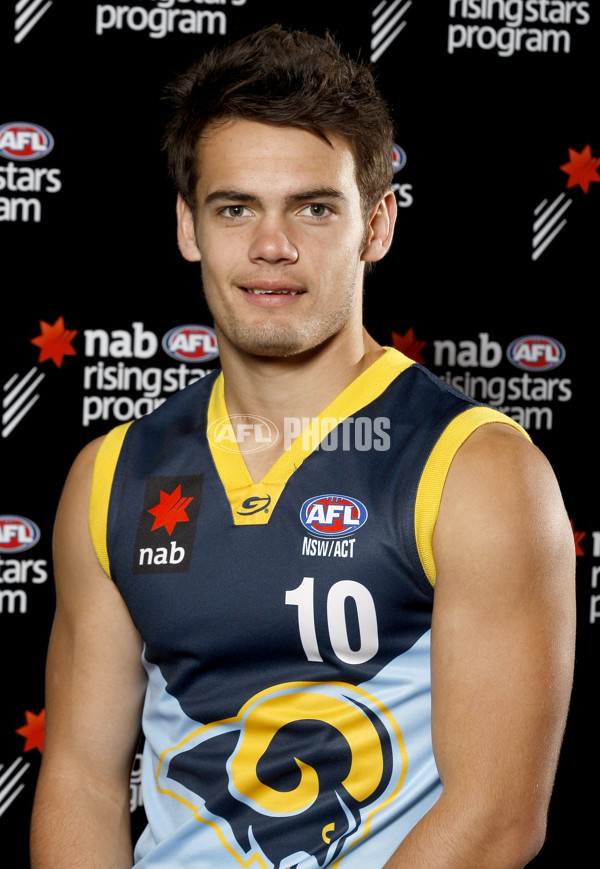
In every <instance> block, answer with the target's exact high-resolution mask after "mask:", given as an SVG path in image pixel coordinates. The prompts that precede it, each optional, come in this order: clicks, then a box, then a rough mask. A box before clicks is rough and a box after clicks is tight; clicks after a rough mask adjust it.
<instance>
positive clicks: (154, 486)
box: [132, 474, 204, 574]
mask: <svg viewBox="0 0 600 869" xmlns="http://www.w3.org/2000/svg"><path fill="white" fill-rule="evenodd" d="M203 480H204V475H203V474H195V475H189V476H179V477H148V479H147V480H146V491H145V493H144V509H143V510H142V514H141V516H140V520H139V524H138V530H137V535H136V538H135V550H134V555H133V567H132V572H133V573H137V574H139V573H184V572H185V571H187V570H188V568H189V564H190V559H191V556H192V548H193V545H194V538H195V536H196V525H197V521H198V513H199V511H200V502H201V500H202V483H203Z"/></svg>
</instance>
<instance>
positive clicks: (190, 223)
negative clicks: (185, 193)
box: [176, 194, 202, 263]
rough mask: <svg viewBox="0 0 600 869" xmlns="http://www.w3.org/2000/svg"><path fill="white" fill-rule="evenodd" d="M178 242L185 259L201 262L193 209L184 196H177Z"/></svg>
mask: <svg viewBox="0 0 600 869" xmlns="http://www.w3.org/2000/svg"><path fill="white" fill-rule="evenodd" d="M176 211H177V243H178V245H179V250H180V251H181V255H182V257H183V258H184V259H186V260H188V262H191V263H197V262H200V260H201V258H202V257H201V256H200V251H199V250H198V245H197V244H196V230H195V226H194V215H193V214H192V209H191V208H190V206H189V205H188V204H187V202H185V200H184V199H183V198H182V196H181V195H180V194H179V195H178V196H177V206H176Z"/></svg>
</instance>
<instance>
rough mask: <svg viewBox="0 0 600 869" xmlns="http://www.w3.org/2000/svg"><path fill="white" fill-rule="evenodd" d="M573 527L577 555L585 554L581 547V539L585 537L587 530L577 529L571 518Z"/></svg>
mask: <svg viewBox="0 0 600 869" xmlns="http://www.w3.org/2000/svg"><path fill="white" fill-rule="evenodd" d="M571 528H572V529H573V537H574V538H575V555H585V552H584V551H583V549H582V547H581V541H582V540H583V538H584V537H585V531H575V523H574V522H573V520H572V519H571Z"/></svg>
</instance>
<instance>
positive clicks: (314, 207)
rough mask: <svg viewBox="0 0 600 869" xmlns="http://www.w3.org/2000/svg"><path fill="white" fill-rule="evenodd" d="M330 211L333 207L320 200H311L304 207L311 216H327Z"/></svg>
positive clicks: (305, 211)
mask: <svg viewBox="0 0 600 869" xmlns="http://www.w3.org/2000/svg"><path fill="white" fill-rule="evenodd" d="M330 211H331V209H330V208H329V206H328V205H323V204H322V203H320V202H311V203H310V205H307V206H306V208H305V209H304V213H305V214H308V215H309V216H310V217H327V215H328V214H329V213H330Z"/></svg>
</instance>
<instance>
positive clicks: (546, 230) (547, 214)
mask: <svg viewBox="0 0 600 869" xmlns="http://www.w3.org/2000/svg"><path fill="white" fill-rule="evenodd" d="M563 199H565V194H564V193H561V194H560V195H559V196H557V197H556V199H555V200H554V201H553V202H551V203H550V205H548V200H547V199H543V200H542V201H541V202H540V204H539V205H538V206H537V207H536V208H535V209H534V212H533V213H534V215H535V216H536V217H537V220H535V221H534V224H533V231H534V233H535V235H534V236H533V242H532V247H533V253H532V254H531V258H532V259H533V260H537V259H539V257H540V256H541V255H542V254H543V252H544V251H545V250H546V248H547V247H548V245H549V244H550V243H551V242H552V241H553V240H554V239H555V238H556V236H557V235H558V233H559V232H560V231H561V230H562V229H564V227H565V226H566V223H567V220H566V218H564V219H563V220H561V221H560V223H558V221H559V220H560V218H561V217H562V216H563V214H564V213H565V211H566V210H567V208H569V206H570V205H572V204H573V200H572V199H566V200H565V202H564V203H563ZM561 203H562V205H561ZM559 205H561V207H560V208H558V206H559ZM538 215H539V216H538ZM557 224H558V225H557Z"/></svg>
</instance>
